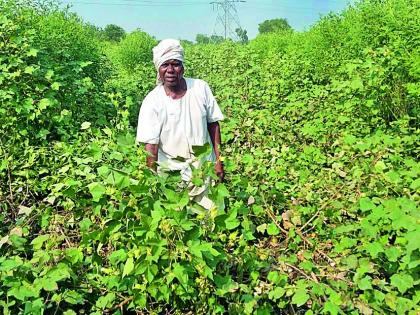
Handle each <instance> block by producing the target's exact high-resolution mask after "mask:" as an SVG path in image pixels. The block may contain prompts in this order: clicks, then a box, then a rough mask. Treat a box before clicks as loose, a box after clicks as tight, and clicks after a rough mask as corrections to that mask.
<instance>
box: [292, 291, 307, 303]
mask: <svg viewBox="0 0 420 315" xmlns="http://www.w3.org/2000/svg"><path fill="white" fill-rule="evenodd" d="M308 300H309V295H308V294H307V293H306V290H304V289H298V290H297V291H296V292H295V294H294V295H293V297H292V303H293V304H296V305H297V306H302V305H303V304H305V303H306V302H307V301H308Z"/></svg>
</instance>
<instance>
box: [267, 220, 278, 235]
mask: <svg viewBox="0 0 420 315" xmlns="http://www.w3.org/2000/svg"><path fill="white" fill-rule="evenodd" d="M267 233H268V235H277V234H279V233H280V230H279V228H278V227H277V226H276V225H275V224H274V223H270V224H268V225H267Z"/></svg>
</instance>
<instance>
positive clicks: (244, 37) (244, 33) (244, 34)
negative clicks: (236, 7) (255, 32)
mask: <svg viewBox="0 0 420 315" xmlns="http://www.w3.org/2000/svg"><path fill="white" fill-rule="evenodd" d="M235 32H236V34H237V35H238V37H239V41H240V42H241V43H242V44H246V43H248V34H247V31H246V30H245V29H243V28H241V27H238V28H237V29H236V30H235Z"/></svg>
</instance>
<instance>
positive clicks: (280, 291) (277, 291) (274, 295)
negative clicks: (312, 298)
mask: <svg viewBox="0 0 420 315" xmlns="http://www.w3.org/2000/svg"><path fill="white" fill-rule="evenodd" d="M285 293H286V290H285V289H284V288H282V287H276V288H274V290H271V291H270V292H268V297H269V298H270V299H271V300H274V301H275V300H278V299H280V298H281V297H282V296H283V295H284V294H285ZM305 302H306V301H305Z"/></svg>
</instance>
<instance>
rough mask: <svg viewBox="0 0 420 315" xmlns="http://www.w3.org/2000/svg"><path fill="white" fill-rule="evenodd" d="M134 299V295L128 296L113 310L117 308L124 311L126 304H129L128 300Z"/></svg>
mask: <svg viewBox="0 0 420 315" xmlns="http://www.w3.org/2000/svg"><path fill="white" fill-rule="evenodd" d="M132 300H133V297H132V296H130V297H128V298H126V299H125V300H124V301H122V302H121V303H120V304H117V305H115V306H114V307H113V308H112V310H117V309H120V310H121V311H122V308H123V306H124V305H125V304H127V303H128V302H131V301H132Z"/></svg>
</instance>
